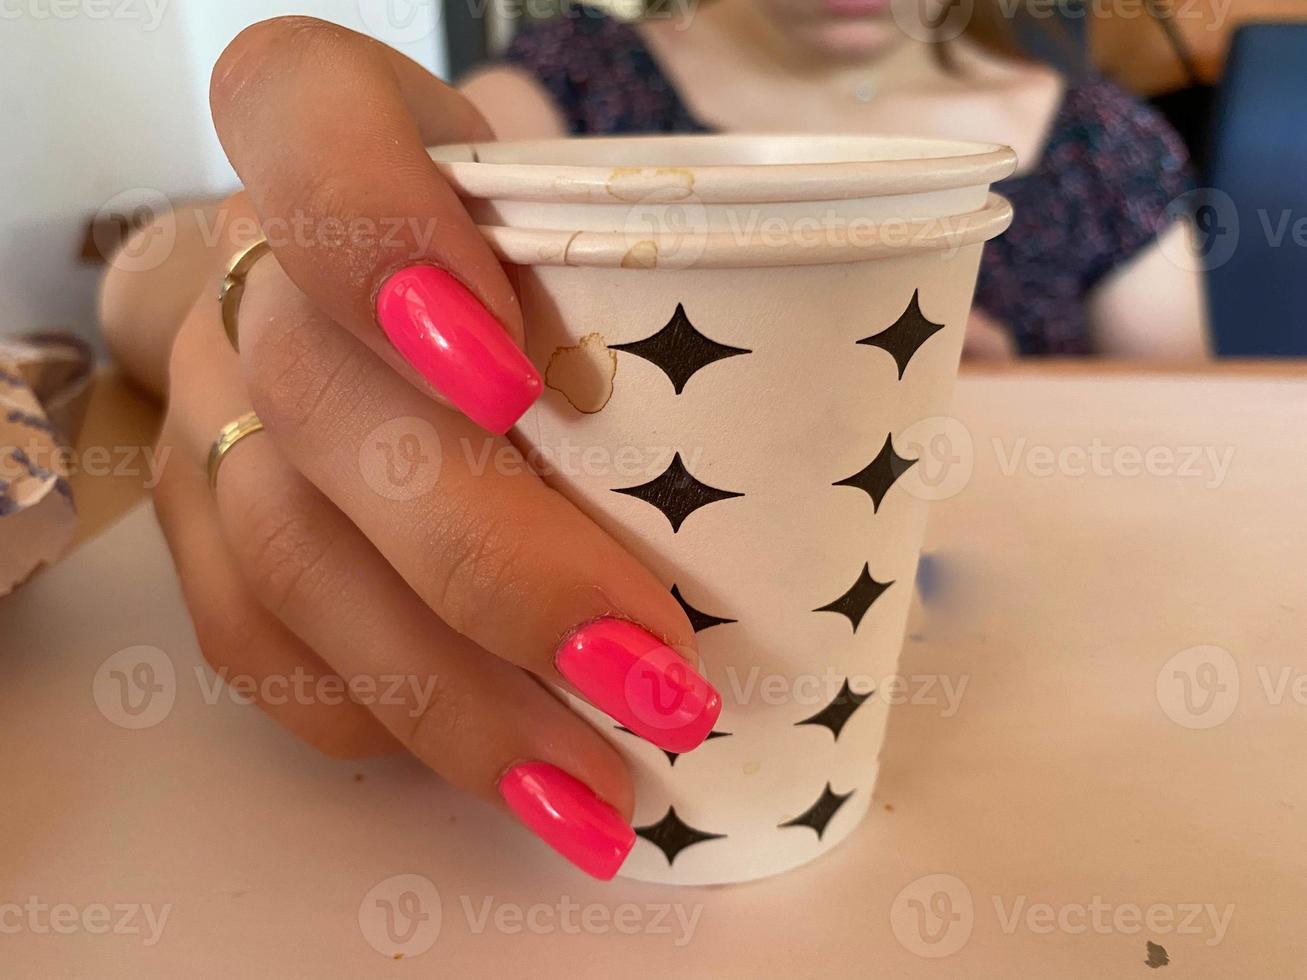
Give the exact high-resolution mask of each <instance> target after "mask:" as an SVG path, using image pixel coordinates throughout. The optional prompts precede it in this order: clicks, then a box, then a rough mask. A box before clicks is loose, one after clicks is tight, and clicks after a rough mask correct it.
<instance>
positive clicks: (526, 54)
mask: <svg viewBox="0 0 1307 980" xmlns="http://www.w3.org/2000/svg"><path fill="white" fill-rule="evenodd" d="M505 58H506V60H507V61H508V62H509V63H511V64H514V65H517V66H518V67H520V68H522V69H523V70H525V71H527V72H528V73H530V74H531V75H532V76H534V77H535V78H536V79H537V80H538V81H539V82H540V84H541V85H543V86H544V88H545V89H546V91H548V93H549V94H550V96H551V97H552V98H553V100H554V102H555V103H557V105H558V108H559V110H560V111H561V112H562V114H563V117H564V118H565V119H566V121H567V125H568V127H569V129H570V130H571V132H572V133H573V134H576V135H580V134H613V133H703V132H710V131H711V130H710V129H709V127H707V126H705V125H703V124H702V123H701V122H699V120H697V119H695V117H694V116H693V114H691V112H690V111H689V109H688V108H687V107H686V105H685V103H684V102H683V101H682V99H681V97H680V96H679V95H678V94H677V91H676V89H675V88H674V87H673V85H672V83H671V81H670V80H669V79H668V78H667V76H666V75H664V74H663V72H662V70H661V69H660V67H659V65H658V63H657V61H656V60H655V59H654V57H653V55H652V54H651V53H650V51H649V49H648V48H647V47H646V46H645V44H644V42H643V40H641V38H640V35H639V33H638V32H637V31H636V30H634V29H633V28H632V27H631V26H630V25H628V24H625V23H622V22H620V21H616V20H613V19H611V18H609V17H606V16H604V15H603V14H601V13H598V12H596V11H593V10H588V9H586V8H580V7H574V8H571V9H570V10H569V11H568V13H567V14H566V15H565V16H563V17H559V18H557V19H555V20H552V21H546V22H542V23H537V24H535V25H532V26H531V27H528V28H527V29H526V30H524V31H522V32H521V33H520V34H519V35H518V36H517V37H516V38H515V39H514V41H513V43H512V45H511V46H510V47H509V49H508V51H507V53H506V55H505ZM1191 186H1192V180H1191V177H1190V171H1189V162H1188V158H1187V156H1186V154H1185V150H1184V146H1183V144H1182V143H1181V142H1180V140H1179V138H1178V137H1177V136H1176V134H1175V133H1174V131H1173V130H1172V129H1171V128H1170V127H1169V126H1168V125H1167V123H1166V122H1165V120H1164V119H1163V118H1162V117H1161V116H1160V115H1159V114H1158V113H1157V112H1156V111H1155V110H1153V109H1150V108H1148V107H1147V106H1145V105H1144V104H1143V103H1141V102H1138V101H1136V100H1134V99H1132V98H1131V97H1130V96H1129V95H1127V94H1126V93H1125V92H1123V91H1122V90H1121V89H1119V88H1117V87H1116V86H1115V85H1112V84H1111V83H1110V82H1107V81H1105V80H1103V79H1101V78H1090V79H1087V80H1084V81H1081V82H1078V83H1075V84H1073V85H1070V86H1068V88H1067V90H1066V94H1065V96H1064V98H1063V102H1062V105H1061V107H1060V108H1059V110H1058V112H1057V115H1056V118H1055V119H1054V120H1053V124H1052V126H1051V127H1050V129H1049V139H1048V143H1047V146H1046V147H1045V149H1044V153H1043V155H1042V157H1041V158H1040V160H1039V163H1038V164H1037V165H1036V166H1035V167H1034V169H1033V170H1031V171H1029V172H1028V173H1025V174H1022V175H1021V176H1018V177H1014V178H1012V179H1010V180H1006V181H1003V182H1002V183H1000V184H998V185H997V186H996V190H998V191H999V192H1000V193H1001V194H1003V195H1004V196H1005V197H1007V198H1008V200H1010V201H1011V202H1012V205H1013V208H1014V209H1015V212H1016V217H1015V219H1014V221H1013V224H1012V227H1011V228H1010V229H1009V230H1008V231H1007V232H1006V233H1005V234H1004V235H1003V236H1002V237H1001V238H999V239H997V240H995V241H992V242H990V243H989V244H988V245H987V246H986V248H985V255H984V259H983V261H982V265H981V270H980V281H979V284H978V286H977V288H976V305H977V306H978V307H980V308H981V309H983V310H985V311H986V312H987V313H989V314H990V315H992V316H993V317H995V318H996V319H998V320H1000V321H1001V322H1002V323H1004V324H1006V325H1007V327H1008V329H1009V330H1010V331H1011V333H1012V336H1013V338H1014V340H1015V341H1016V344H1017V347H1018V348H1019V349H1020V350H1021V352H1022V353H1023V354H1082V353H1087V352H1089V351H1090V349H1091V346H1092V341H1091V338H1090V336H1089V330H1088V317H1087V314H1086V309H1085V299H1086V296H1087V294H1088V293H1089V292H1090V291H1091V290H1092V289H1093V287H1094V286H1096V285H1097V284H1098V283H1099V282H1100V281H1101V280H1102V279H1103V277H1104V276H1106V275H1107V274H1108V273H1110V272H1112V270H1113V269H1116V268H1117V267H1119V266H1121V265H1122V264H1124V263H1125V262H1127V261H1129V259H1130V258H1131V257H1133V256H1134V255H1135V254H1136V253H1138V252H1139V251H1140V250H1141V249H1143V248H1144V247H1145V246H1147V245H1148V244H1149V243H1151V242H1152V241H1153V240H1154V239H1155V238H1156V237H1157V233H1158V230H1159V229H1161V228H1162V227H1164V225H1165V224H1166V223H1167V206H1168V204H1169V203H1170V202H1171V201H1172V200H1173V199H1174V198H1176V197H1178V196H1179V195H1181V194H1183V193H1184V192H1185V191H1187V190H1189V189H1190V187H1191Z"/></svg>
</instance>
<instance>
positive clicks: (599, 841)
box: [499, 762, 635, 881]
mask: <svg viewBox="0 0 1307 980" xmlns="http://www.w3.org/2000/svg"><path fill="white" fill-rule="evenodd" d="M499 793H500V795H501V796H503V798H504V802H505V803H507V804H508V806H509V808H510V809H511V810H512V811H513V812H514V813H516V814H517V816H518V819H519V820H521V821H522V822H523V823H524V824H526V825H527V826H528V827H530V828H531V830H532V831H534V832H535V834H536V835H537V836H538V837H540V839H541V840H543V841H544V842H545V843H546V844H548V845H549V846H550V847H552V848H553V849H554V850H555V851H557V852H558V853H559V854H561V855H563V857H565V858H567V859H568V860H569V861H571V862H572V863H573V864H575V865H576V866H577V867H578V868H580V869H581V870H582V871H584V872H585V873H586V874H589V875H593V876H594V877H596V878H598V879H600V880H601V881H608V880H609V879H610V878H612V877H613V875H615V874H617V869H618V868H620V867H621V866H622V862H623V861H625V860H626V855H627V854H628V853H629V852H630V850H631V845H632V844H634V843H635V831H634V830H632V829H631V828H630V826H629V825H628V824H627V823H626V821H625V820H623V819H622V818H621V817H620V816H619V815H618V813H617V811H616V810H614V809H613V808H612V807H611V806H609V805H608V804H607V803H605V802H604V801H603V800H601V799H599V797H597V796H595V795H594V793H593V792H591V791H590V787H589V786H587V785H586V784H585V783H583V782H581V781H580V780H579V779H576V778H575V777H573V776H570V775H568V774H567V773H565V772H563V770H561V769H559V768H558V767H557V766H551V765H549V764H548V763H547V762H523V763H520V764H519V765H516V766H514V767H513V768H512V769H510V770H508V772H506V773H505V774H504V776H503V778H502V779H500V781H499Z"/></svg>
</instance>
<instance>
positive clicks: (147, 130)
mask: <svg viewBox="0 0 1307 980" xmlns="http://www.w3.org/2000/svg"><path fill="white" fill-rule="evenodd" d="M437 4H438V0H301V2H299V3H288V2H275V0H0V335H5V334H14V333H21V332H23V331H26V330H35V329H45V328H52V327H66V328H70V329H74V330H76V331H78V332H79V333H82V334H83V335H85V336H88V337H91V336H93V335H94V330H95V327H94V289H95V282H96V279H97V276H98V270H97V269H96V268H94V267H91V266H87V265H83V264H81V263H80V262H79V261H78V259H77V255H78V252H79V250H80V247H81V244H82V240H83V237H84V233H85V228H86V223H87V221H88V219H89V218H90V217H91V216H92V215H94V214H95V213H96V212H97V211H99V210H100V209H101V208H102V207H103V206H104V205H105V204H106V202H109V201H111V200H113V199H114V198H116V197H120V196H121V195H123V194H124V192H126V193H127V195H128V196H129V197H130V196H133V194H134V193H137V192H139V191H140V189H149V190H152V191H157V192H162V193H163V194H165V195H168V196H170V197H174V198H176V197H181V196H186V195H193V194H218V193H223V192H225V191H228V190H230V189H231V188H232V187H233V186H234V185H235V175H234V174H233V173H232V172H231V169H230V168H229V167H228V165H227V161H226V159H225V157H224V156H223V153H222V149H221V147H220V146H219V145H218V141H217V138H216V137H215V136H214V135H213V130H212V126H211V125H210V122H209V118H208V81H209V72H210V70H211V68H212V66H213V63H214V61H215V60H216V58H217V56H218V54H219V53H220V52H221V51H222V49H223V48H224V47H225V46H226V44H227V42H228V41H230V40H231V38H232V37H234V36H235V35H236V34H237V33H239V31H240V30H241V29H242V28H244V27H245V26H247V25H249V24H252V23H254V22H256V21H259V20H263V19H265V18H267V17H273V16H277V15H280V14H288V13H301V14H312V15H314V16H318V17H323V18H325V19H327V20H332V21H335V22H337V23H340V24H344V25H346V26H348V27H352V28H354V29H356V30H361V31H365V32H367V33H370V34H373V35H375V36H377V37H380V38H381V39H382V40H385V41H387V42H388V43H391V44H394V46H396V47H398V48H400V49H401V50H403V51H404V52H405V53H406V54H408V55H410V56H411V57H413V58H415V59H417V60H418V61H420V62H422V63H423V64H425V65H427V66H428V67H429V68H431V69H432V70H433V71H436V72H437V73H443V70H444V67H445V57H444V52H443V30H442V25H441V24H440V23H439V8H438V5H437ZM142 196H145V195H142Z"/></svg>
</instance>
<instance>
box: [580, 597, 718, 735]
mask: <svg viewBox="0 0 1307 980" xmlns="http://www.w3.org/2000/svg"><path fill="white" fill-rule="evenodd" d="M556 664H557V666H558V670H559V672H560V673H562V675H563V676H564V677H566V678H567V679H568V680H569V681H571V682H572V684H573V685H575V686H576V689H577V690H578V691H580V692H581V694H582V695H584V696H585V698H586V700H587V701H589V702H590V703H591V704H593V705H594V706H595V707H596V708H598V709H599V710H600V711H603V712H606V713H607V714H609V715H611V716H612V717H613V718H614V719H616V720H617V721H618V722H620V723H621V724H623V725H625V726H626V727H627V728H629V729H630V730H631V731H633V732H634V733H635V734H637V735H639V736H640V737H641V738H643V739H646V740H648V741H650V742H652V743H653V744H654V745H656V746H658V747H659V748H660V749H666V750H667V751H668V752H689V751H690V750H691V749H693V748H695V747H696V746H698V745H699V744H700V743H702V742H703V740H704V739H705V738H707V737H708V733H709V732H711V731H712V727H713V725H714V724H716V722H717V716H718V715H720V714H721V711H722V699H721V696H720V695H719V694H718V693H717V689H716V688H714V687H713V686H712V685H711V684H709V683H708V682H707V681H706V680H705V679H704V678H703V677H702V676H700V675H699V673H698V672H697V671H696V670H695V669H694V668H693V667H691V666H690V665H689V664H688V663H686V661H685V658H684V657H682V656H681V655H680V654H678V653H677V652H676V651H675V650H673V649H672V648H671V647H669V646H668V645H667V644H666V643H663V642H662V641H661V640H660V639H658V637H656V636H654V635H653V634H652V633H650V632H649V631H648V630H645V629H641V628H640V627H639V626H636V625H635V624H634V623H629V622H627V621H626V620H624V619H611V618H610V619H599V620H596V621H595V622H593V623H587V624H586V625H585V626H582V627H581V628H580V629H578V630H576V631H575V632H573V633H572V634H571V635H569V636H568V637H567V639H565V640H564V641H563V643H562V645H561V646H559V648H558V655H557V659H556Z"/></svg>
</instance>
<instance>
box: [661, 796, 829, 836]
mask: <svg viewBox="0 0 1307 980" xmlns="http://www.w3.org/2000/svg"><path fill="white" fill-rule="evenodd" d="M852 795H853V790H849V791H848V792H847V793H835V792H833V791H832V790H831V788H830V783H827V784H826V788H825V789H824V790H822V791H821V799H819V800H818V801H817V802H816V803H814V804H813V805H812V806H810V807H808V809H806V810H804V811H803V812H802V813H800V814H799V815H798V816H797V817H795V818H794V819H793V820H787V821H785V823H783V824H781V825H780V826H782V827H811V828H812V829H813V830H815V831H816V832H817V840H821V835H822V834H824V833H826V825H827V824H829V823H830V822H831V819H832V818H833V817H834V816H835V814H836V813H838V812H839V809H840V807H842V806H843V805H844V804H845V802H846V801H847V800H848V798H849V797H850V796H852ZM636 833H637V834H638V833H639V831H638V830H637V831H636Z"/></svg>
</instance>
